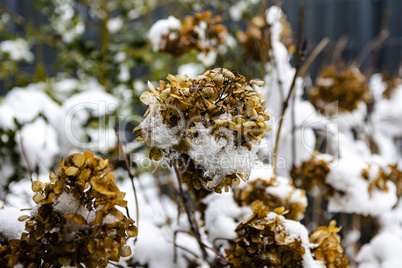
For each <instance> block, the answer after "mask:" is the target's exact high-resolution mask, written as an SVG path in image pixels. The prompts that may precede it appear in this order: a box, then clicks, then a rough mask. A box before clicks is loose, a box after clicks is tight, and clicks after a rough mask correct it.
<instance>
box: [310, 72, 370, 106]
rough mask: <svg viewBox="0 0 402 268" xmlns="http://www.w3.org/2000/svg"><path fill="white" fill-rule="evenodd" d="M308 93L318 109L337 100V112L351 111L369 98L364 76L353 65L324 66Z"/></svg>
mask: <svg viewBox="0 0 402 268" xmlns="http://www.w3.org/2000/svg"><path fill="white" fill-rule="evenodd" d="M309 95H310V101H311V103H312V104H313V105H314V107H315V108H316V109H317V110H320V111H323V110H324V109H325V107H326V106H327V105H329V104H332V103H334V102H338V108H339V110H338V111H339V112H351V111H353V110H355V109H356V108H357V107H358V105H359V103H361V102H368V101H369V100H370V94H369V88H368V86H367V83H366V78H365V76H364V75H363V74H362V73H361V72H360V71H359V69H357V68H356V67H354V66H349V67H342V66H335V65H329V66H327V67H325V68H324V69H323V70H322V71H321V73H320V74H319V75H318V78H317V83H316V87H315V88H313V89H312V90H311V91H310V92H309ZM329 112H333V111H329Z"/></svg>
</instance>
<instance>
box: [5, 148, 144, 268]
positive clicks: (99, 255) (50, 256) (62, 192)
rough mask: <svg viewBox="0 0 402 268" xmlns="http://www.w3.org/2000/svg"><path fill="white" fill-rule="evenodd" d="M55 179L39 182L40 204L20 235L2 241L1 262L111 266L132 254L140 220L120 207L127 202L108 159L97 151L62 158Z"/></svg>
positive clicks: (37, 200)
mask: <svg viewBox="0 0 402 268" xmlns="http://www.w3.org/2000/svg"><path fill="white" fill-rule="evenodd" d="M49 178H50V182H46V183H42V182H41V181H34V182H33V183H32V190H33V191H34V192H36V194H35V195H34V197H33V200H34V201H35V203H37V204H38V205H37V206H36V207H35V208H33V209H32V211H31V214H30V216H28V215H24V216H21V217H19V220H21V221H25V220H26V223H25V231H26V232H23V233H22V235H21V238H20V240H18V239H14V240H5V241H0V245H1V250H0V263H1V264H2V265H5V266H7V267H14V266H15V265H18V264H19V265H23V266H24V267H60V266H63V265H64V266H70V265H74V266H77V267H81V266H82V265H85V267H106V266H107V264H108V263H109V262H110V261H115V262H117V261H119V259H120V257H127V256H129V255H131V249H130V247H129V246H128V245H126V240H127V239H128V238H129V237H134V236H136V235H137V227H136V226H135V225H134V221H133V220H132V219H130V218H127V217H126V216H125V215H124V214H123V213H122V212H120V211H119V210H118V209H117V208H116V206H121V207H127V201H125V200H124V197H125V193H124V192H121V191H120V190H119V188H118V187H117V186H116V184H115V176H114V174H113V173H110V172H109V163H108V160H104V159H102V158H96V157H94V154H93V153H92V152H85V153H84V154H79V153H76V154H72V155H70V156H69V157H67V158H66V160H65V161H63V160H61V165H60V166H59V167H58V168H57V175H56V174H55V173H53V172H51V173H50V175H49Z"/></svg>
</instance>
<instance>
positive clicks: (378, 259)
mask: <svg viewBox="0 0 402 268" xmlns="http://www.w3.org/2000/svg"><path fill="white" fill-rule="evenodd" d="M401 252H402V239H401V236H400V234H399V235H396V234H395V233H392V232H383V233H380V234H378V235H376V236H375V237H374V238H373V239H372V240H371V241H370V243H368V244H366V245H363V247H362V248H361V250H360V252H359V254H358V255H357V257H356V261H357V262H358V263H359V265H358V268H395V267H401V263H402V254H401Z"/></svg>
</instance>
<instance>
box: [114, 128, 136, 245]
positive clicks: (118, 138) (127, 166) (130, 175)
mask: <svg viewBox="0 0 402 268" xmlns="http://www.w3.org/2000/svg"><path fill="white" fill-rule="evenodd" d="M114 132H115V133H116V137H117V143H118V144H119V147H120V149H121V152H122V153H123V156H124V161H125V163H126V168H127V173H128V176H129V177H130V181H131V186H132V187H133V192H134V199H135V209H136V212H137V215H136V221H137V228H138V229H139V218H140V217H139V215H140V211H139V205H138V197H137V190H136V188H135V184H134V175H133V173H131V170H130V165H129V162H128V158H127V155H126V153H125V151H124V147H123V144H122V143H121V140H120V136H119V133H117V130H116V129H115V130H114ZM126 212H127V217H128V218H131V217H130V213H129V211H128V207H126ZM137 238H138V236H136V237H135V240H134V242H136V241H137Z"/></svg>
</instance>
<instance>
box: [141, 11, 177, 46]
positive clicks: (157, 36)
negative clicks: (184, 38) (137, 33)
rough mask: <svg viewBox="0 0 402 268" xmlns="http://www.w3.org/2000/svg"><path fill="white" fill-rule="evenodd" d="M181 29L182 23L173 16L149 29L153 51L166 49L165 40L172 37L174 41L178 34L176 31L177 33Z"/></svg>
mask: <svg viewBox="0 0 402 268" xmlns="http://www.w3.org/2000/svg"><path fill="white" fill-rule="evenodd" d="M180 27H181V23H180V21H179V20H178V19H176V18H175V17H173V16H169V17H168V18H167V19H163V20H158V21H157V22H155V23H154V24H153V25H152V27H151V29H149V33H148V38H149V40H151V44H152V49H153V51H158V50H159V49H161V48H163V47H165V43H164V42H165V41H164V38H165V37H167V38H170V35H172V36H171V37H172V39H173V38H174V37H176V35H177V33H175V32H174V31H177V30H178V29H180Z"/></svg>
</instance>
